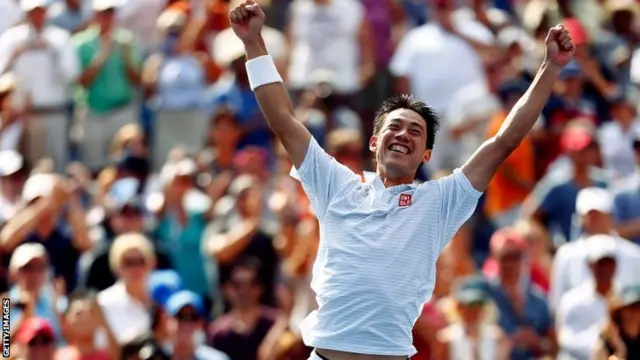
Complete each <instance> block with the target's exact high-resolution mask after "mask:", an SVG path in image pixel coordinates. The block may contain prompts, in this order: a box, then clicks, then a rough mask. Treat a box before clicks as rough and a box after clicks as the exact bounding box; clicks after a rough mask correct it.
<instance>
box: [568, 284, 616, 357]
mask: <svg viewBox="0 0 640 360" xmlns="http://www.w3.org/2000/svg"><path fill="white" fill-rule="evenodd" d="M608 319H609V303H608V301H607V298H605V297H603V296H602V295H600V294H598V293H597V292H596V290H595V286H594V283H593V282H586V283H584V284H582V285H580V286H578V287H577V288H575V289H572V290H570V291H569V292H567V293H566V294H564V296H562V299H561V300H560V304H558V311H557V312H556V329H557V331H558V345H559V346H560V351H561V353H562V356H571V357H572V359H575V360H590V359H591V355H592V354H593V353H594V351H595V348H596V345H597V344H598V338H599V336H600V333H601V331H602V328H603V326H604V325H605V324H606V323H607V320H608Z"/></svg>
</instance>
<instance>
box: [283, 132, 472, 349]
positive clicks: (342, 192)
mask: <svg viewBox="0 0 640 360" xmlns="http://www.w3.org/2000/svg"><path fill="white" fill-rule="evenodd" d="M296 175H297V177H299V179H300V181H301V182H302V185H303V187H304V190H305V192H306V193H307V196H308V197H309V200H310V202H311V206H312V209H313V211H314V212H315V214H316V216H317V218H318V220H319V222H320V246H319V249H318V255H317V258H316V261H315V264H314V266H313V281H312V283H311V287H312V288H313V290H314V291H315V293H316V296H317V298H316V299H317V302H318V310H317V311H314V312H313V313H311V314H310V315H309V316H308V317H307V318H306V319H305V320H304V321H303V322H302V324H301V333H302V336H303V339H304V341H305V343H306V344H307V345H308V346H312V347H316V348H323V349H330V350H337V351H345V352H352V353H359V354H371V355H400V356H405V355H413V354H415V352H416V351H415V348H414V347H413V345H412V336H411V330H412V328H413V325H414V323H415V321H416V320H417V318H418V316H419V314H420V310H421V308H422V305H423V304H424V303H425V302H426V301H427V300H428V299H429V298H430V297H431V293H432V292H433V288H434V285H435V279H436V277H435V268H436V261H437V259H438V256H439V254H440V252H441V251H442V249H443V248H444V246H445V245H446V244H447V243H448V242H449V241H450V239H451V238H452V237H453V235H454V234H455V233H456V232H457V230H458V228H459V227H460V226H461V225H462V224H463V223H464V222H465V221H466V220H467V219H468V218H469V217H470V216H471V214H472V213H473V211H474V210H475V207H476V204H477V201H478V198H479V197H480V195H481V194H482V193H481V192H479V191H477V190H475V189H474V188H473V187H472V186H471V183H470V182H469V180H468V179H467V178H466V177H465V176H464V174H463V173H462V171H460V169H456V170H455V171H454V173H453V174H452V175H450V176H447V177H444V178H442V179H439V180H436V181H429V182H426V183H423V184H421V185H396V186H392V187H389V188H386V187H385V186H384V185H383V183H382V181H381V179H380V178H379V177H378V176H377V175H375V174H373V176H370V177H369V180H368V181H367V182H366V183H363V182H362V181H361V178H360V177H359V176H358V175H356V174H354V173H353V172H352V171H351V170H349V169H348V168H347V167H345V166H343V165H341V164H340V163H338V162H337V161H336V160H335V159H333V158H332V157H330V156H329V155H327V154H326V153H325V152H324V151H323V150H322V148H321V147H320V146H319V145H318V143H317V142H316V140H315V139H313V138H312V139H311V141H310V143H309V148H308V150H307V153H306V155H305V159H304V161H303V163H302V165H301V166H300V168H299V169H297V174H296Z"/></svg>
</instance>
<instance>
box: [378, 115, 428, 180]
mask: <svg viewBox="0 0 640 360" xmlns="http://www.w3.org/2000/svg"><path fill="white" fill-rule="evenodd" d="M427 136H428V135H427V126H426V123H425V120H424V119H423V118H422V117H421V116H420V115H419V114H418V113H416V112H415V111H412V110H408V109H397V110H394V111H392V112H390V113H389V114H387V116H386V118H385V120H384V123H383V124H382V128H381V129H380V132H379V133H378V134H376V135H374V136H372V137H371V139H370V140H369V148H370V150H371V151H373V152H374V153H375V158H376V163H377V165H378V169H379V170H381V172H382V173H383V174H385V176H387V177H390V178H402V177H408V176H414V175H415V173H416V171H417V169H418V166H420V164H421V163H423V162H426V161H429V158H430V157H431V150H427V148H426V144H427Z"/></svg>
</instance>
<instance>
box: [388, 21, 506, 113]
mask: <svg viewBox="0 0 640 360" xmlns="http://www.w3.org/2000/svg"><path fill="white" fill-rule="evenodd" d="M455 20H456V19H454V21H455ZM455 22H456V26H457V28H458V30H459V31H460V32H461V33H462V34H464V35H465V36H468V37H470V38H472V39H474V40H476V41H479V42H482V43H486V44H491V43H493V41H494V38H493V35H492V34H491V32H490V31H489V30H487V29H486V28H485V27H484V26H482V25H481V24H479V23H477V22H475V21H464V22H461V21H455ZM389 69H390V71H391V73H392V74H393V75H395V76H402V77H407V78H409V80H410V83H411V92H412V93H413V94H415V95H416V96H417V97H418V98H420V99H422V100H424V101H427V102H428V104H429V105H431V106H433V108H434V109H435V110H436V111H437V112H438V113H439V114H440V115H444V114H446V112H447V110H449V107H450V106H451V103H452V95H453V94H456V93H458V91H459V90H460V89H462V88H463V87H465V86H468V85H469V84H483V85H484V84H486V78H485V73H484V68H483V66H482V62H481V59H480V58H479V57H478V55H477V54H476V52H475V51H474V50H473V48H472V47H471V45H469V44H467V43H466V42H465V41H464V40H463V39H461V38H459V37H458V36H455V35H452V34H450V33H448V32H446V31H445V30H443V29H442V28H441V27H440V25H438V24H434V23H428V24H426V25H423V26H421V27H418V28H416V29H413V30H411V31H410V32H409V33H407V34H406V35H405V36H404V38H403V39H402V41H401V42H400V45H399V46H398V49H397V50H396V53H395V55H394V57H393V59H392V60H391V64H390V67H389Z"/></svg>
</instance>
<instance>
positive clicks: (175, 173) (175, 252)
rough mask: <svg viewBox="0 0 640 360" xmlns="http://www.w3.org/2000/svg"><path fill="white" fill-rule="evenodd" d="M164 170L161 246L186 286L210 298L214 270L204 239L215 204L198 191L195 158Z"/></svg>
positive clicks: (158, 229) (158, 214) (159, 227)
mask: <svg viewBox="0 0 640 360" xmlns="http://www.w3.org/2000/svg"><path fill="white" fill-rule="evenodd" d="M163 171H164V174H162V175H161V177H163V175H164V176H165V177H164V179H161V181H162V182H163V183H164V184H163V186H164V188H163V203H162V206H161V207H160V209H159V210H158V211H157V212H156V217H157V219H158V225H157V227H156V231H155V236H156V237H157V241H158V246H159V247H160V248H161V249H163V251H165V252H166V253H167V254H169V256H170V259H171V262H172V264H173V265H174V267H175V269H176V271H177V272H178V274H180V277H182V279H183V280H184V282H185V287H186V288H187V289H188V290H191V291H193V292H195V293H197V294H200V296H202V297H203V298H205V299H208V298H209V296H210V294H211V293H212V289H211V283H212V282H213V279H212V277H214V276H215V275H214V271H215V270H214V269H213V268H212V264H211V261H210V259H209V258H208V257H207V256H206V254H205V253H204V252H203V245H202V237H203V235H204V231H205V228H206V226H207V222H208V221H209V220H210V218H211V216H212V215H211V214H212V211H211V209H212V207H213V206H214V201H213V200H212V199H211V198H209V197H208V196H207V195H206V194H204V193H203V192H201V191H199V190H198V189H197V188H196V173H197V167H196V163H195V162H194V161H193V160H192V159H190V158H184V159H182V160H179V161H178V162H176V163H174V164H172V163H169V164H167V165H166V166H165V168H164V169H163ZM194 261H195V263H194ZM207 301H208V302H209V303H210V302H211V301H210V300H207Z"/></svg>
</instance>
